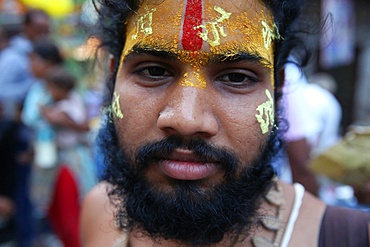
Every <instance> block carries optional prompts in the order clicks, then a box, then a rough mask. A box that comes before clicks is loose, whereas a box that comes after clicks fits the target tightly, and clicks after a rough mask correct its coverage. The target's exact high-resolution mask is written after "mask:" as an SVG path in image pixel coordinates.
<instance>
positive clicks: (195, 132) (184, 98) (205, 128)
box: [157, 85, 219, 137]
mask: <svg viewBox="0 0 370 247" xmlns="http://www.w3.org/2000/svg"><path fill="white" fill-rule="evenodd" d="M208 94H209V93H207V89H199V88H195V87H185V86H181V85H178V86H177V87H176V89H174V90H173V91H172V92H171V93H170V94H169V95H168V97H167V100H166V104H165V107H164V108H163V110H162V111H161V112H160V114H159V116H158V120H157V125H158V128H159V129H160V130H162V131H164V132H166V133H167V134H176V135H181V136H184V137H191V136H198V137H211V136H214V135H216V134H217V132H218V128H219V126H218V121H217V117H216V115H215V113H214V111H213V102H212V99H211V97H209V96H208Z"/></svg>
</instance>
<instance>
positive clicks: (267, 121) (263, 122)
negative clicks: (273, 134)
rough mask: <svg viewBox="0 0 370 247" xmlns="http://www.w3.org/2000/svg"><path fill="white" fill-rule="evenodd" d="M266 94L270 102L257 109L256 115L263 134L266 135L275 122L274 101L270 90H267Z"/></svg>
mask: <svg viewBox="0 0 370 247" xmlns="http://www.w3.org/2000/svg"><path fill="white" fill-rule="evenodd" d="M265 93H266V96H267V98H268V100H267V101H266V102H264V103H262V104H261V105H259V106H258V107H257V111H258V113H257V114H256V115H255V116H256V119H257V121H258V123H259V124H260V126H261V131H262V134H266V133H267V132H268V131H269V127H272V126H273V125H274V121H275V120H274V118H275V111H274V100H273V99H272V96H271V93H270V91H269V90H267V89H266V91H265Z"/></svg>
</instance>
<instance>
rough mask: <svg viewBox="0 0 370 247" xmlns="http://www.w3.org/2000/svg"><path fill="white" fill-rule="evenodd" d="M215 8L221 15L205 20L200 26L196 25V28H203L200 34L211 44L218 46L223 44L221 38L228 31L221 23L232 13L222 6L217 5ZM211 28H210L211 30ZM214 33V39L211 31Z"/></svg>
mask: <svg viewBox="0 0 370 247" xmlns="http://www.w3.org/2000/svg"><path fill="white" fill-rule="evenodd" d="M214 10H215V11H216V12H218V13H219V14H220V15H221V16H220V17H218V18H217V19H215V20H214V21H209V22H205V23H204V24H202V25H200V26H196V27H194V29H199V28H202V29H203V32H200V33H199V36H200V37H201V38H202V39H203V40H204V41H205V42H207V43H208V44H210V46H217V45H220V44H221V38H220V36H222V37H226V36H227V35H226V33H225V30H224V27H223V26H222V25H220V24H221V23H222V22H224V21H225V20H227V19H229V18H230V16H231V13H228V12H226V11H225V10H224V9H222V8H221V7H218V6H215V7H214ZM209 29H210V30H209ZM210 32H211V33H212V35H213V39H211V38H209V33H210Z"/></svg>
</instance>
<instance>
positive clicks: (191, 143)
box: [135, 135, 239, 176]
mask: <svg viewBox="0 0 370 247" xmlns="http://www.w3.org/2000/svg"><path fill="white" fill-rule="evenodd" d="M176 149H186V150H189V151H191V152H193V155H194V156H195V158H196V159H197V161H199V162H204V163H214V164H217V165H219V166H220V168H221V169H223V170H224V171H225V176H228V175H231V174H234V173H235V171H236V169H237V167H238V163H239V161H238V159H237V157H236V155H235V154H234V153H233V152H231V151H229V150H226V149H225V148H219V147H215V146H214V145H212V144H209V143H208V142H207V141H205V140H204V139H201V138H199V137H192V138H187V139H185V138H183V137H181V136H177V135H173V136H169V137H167V138H165V139H163V140H160V141H155V142H151V143H148V144H146V145H144V146H142V147H140V148H139V149H138V150H137V152H136V155H135V157H136V162H135V163H136V164H137V165H138V168H139V169H140V170H144V169H146V168H147V167H148V165H149V164H150V163H151V162H153V161H158V160H164V159H167V158H168V156H169V155H170V154H171V153H172V152H174V151H175V150H176Z"/></svg>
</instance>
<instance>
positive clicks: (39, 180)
mask: <svg viewBox="0 0 370 247" xmlns="http://www.w3.org/2000/svg"><path fill="white" fill-rule="evenodd" d="M63 62H64V58H63V56H62V54H61V51H60V49H59V47H58V46H57V45H56V44H55V43H54V42H52V41H50V40H38V41H36V42H34V43H33V45H32V51H31V53H30V68H31V72H32V75H33V76H34V77H35V79H36V81H35V82H34V83H33V85H32V86H31V88H30V90H29V92H28V93H27V95H26V99H25V102H24V107H23V111H22V115H21V117H22V121H23V123H24V124H25V125H26V126H27V127H28V129H29V130H30V132H31V137H30V142H31V144H32V147H33V154H34V159H33V166H32V173H31V176H29V173H28V176H27V179H24V195H25V196H24V200H25V201H26V202H28V201H29V200H30V199H29V198H30V197H31V201H32V204H33V205H32V206H33V207H31V206H30V207H29V209H28V210H26V207H27V206H26V205H28V203H26V202H24V203H23V207H24V208H25V210H24V214H25V217H26V218H27V219H30V218H29V216H28V215H29V214H30V213H31V212H30V211H34V212H33V213H34V216H33V217H32V220H35V224H36V228H35V229H34V232H36V234H37V235H41V234H44V233H45V231H46V232H48V231H49V230H48V229H49V227H47V225H48V224H46V225H45V223H46V222H45V217H46V211H47V207H48V205H49V202H50V200H51V193H52V188H51V187H50V186H45V184H50V183H52V182H53V181H54V178H55V173H56V169H57V168H56V167H55V166H54V167H51V166H50V164H49V166H48V168H47V169H46V168H45V167H43V165H44V166H45V165H47V164H45V163H42V161H45V159H47V158H48V157H52V154H51V153H50V152H52V150H53V149H51V150H50V149H48V150H45V148H43V147H45V145H44V146H42V145H41V148H40V145H39V142H40V141H43V140H40V138H44V137H45V135H46V136H48V135H49V137H52V136H53V133H52V128H51V126H50V125H49V124H48V123H47V122H46V121H45V120H44V118H43V117H42V115H41V111H40V106H41V105H45V104H49V103H51V102H52V99H51V97H50V95H49V93H48V92H47V90H46V86H45V81H44V79H45V77H46V74H47V73H48V71H49V70H50V69H51V68H53V67H55V66H59V65H62V64H63ZM48 140H49V143H48V144H49V146H47V147H50V145H51V146H53V145H54V146H55V143H54V140H53V139H52V138H50V139H48ZM46 145H47V144H46ZM54 156H55V160H54V161H53V162H56V150H55V151H54ZM40 157H43V160H41V163H42V164H40ZM49 161H50V160H49ZM44 168H45V169H44ZM29 169H31V167H30V168H29ZM30 172H31V171H30ZM29 180H30V181H29ZM30 193H31V195H30ZM27 216H28V217H27ZM22 221H23V222H24V221H25V218H22V217H20V223H21V222H22ZM20 227H22V228H23V229H24V231H31V230H32V228H30V227H27V226H26V225H25V224H21V225H20ZM38 238H40V237H38Z"/></svg>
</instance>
